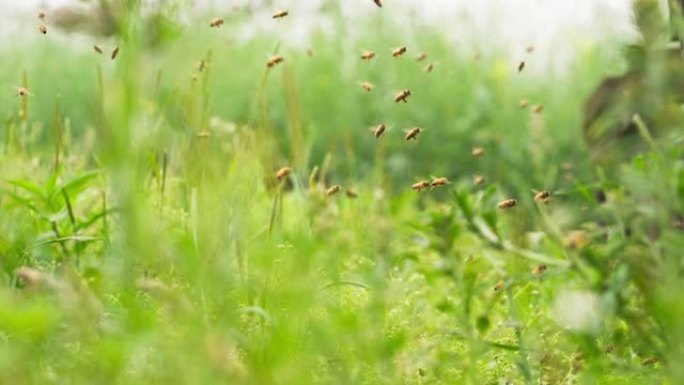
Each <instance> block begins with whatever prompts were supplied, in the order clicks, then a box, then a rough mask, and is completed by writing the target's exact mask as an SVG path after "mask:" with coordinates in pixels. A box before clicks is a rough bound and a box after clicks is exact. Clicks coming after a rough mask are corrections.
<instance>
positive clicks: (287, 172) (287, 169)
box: [276, 166, 292, 180]
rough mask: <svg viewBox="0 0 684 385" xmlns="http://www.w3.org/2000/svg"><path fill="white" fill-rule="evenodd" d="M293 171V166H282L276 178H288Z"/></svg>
mask: <svg viewBox="0 0 684 385" xmlns="http://www.w3.org/2000/svg"><path fill="white" fill-rule="evenodd" d="M291 172H292V168H290V167H287V166H285V167H281V168H280V170H278V171H277V172H276V179H278V180H282V179H284V178H287V176H288V175H290V173H291Z"/></svg>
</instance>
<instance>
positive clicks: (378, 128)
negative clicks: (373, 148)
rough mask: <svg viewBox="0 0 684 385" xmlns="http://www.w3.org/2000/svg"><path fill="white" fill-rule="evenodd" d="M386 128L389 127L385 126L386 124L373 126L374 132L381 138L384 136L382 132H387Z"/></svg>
mask: <svg viewBox="0 0 684 385" xmlns="http://www.w3.org/2000/svg"><path fill="white" fill-rule="evenodd" d="M386 129H387V128H386V127H385V125H384V124H378V125H377V126H375V128H373V134H374V135H375V137H376V138H378V139H379V138H380V137H381V136H382V134H384V133H385V130H386Z"/></svg>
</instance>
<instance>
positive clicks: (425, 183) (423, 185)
mask: <svg viewBox="0 0 684 385" xmlns="http://www.w3.org/2000/svg"><path fill="white" fill-rule="evenodd" d="M428 187H430V181H427V180H421V181H420V182H416V183H414V184H412V185H411V188H412V189H414V190H416V191H422V190H424V189H426V188H428Z"/></svg>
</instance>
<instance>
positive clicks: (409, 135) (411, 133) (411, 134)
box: [404, 127, 422, 140]
mask: <svg viewBox="0 0 684 385" xmlns="http://www.w3.org/2000/svg"><path fill="white" fill-rule="evenodd" d="M421 131H422V130H421V128H420V127H413V128H412V129H410V130H407V131H406V135H404V140H411V139H413V140H418V134H420V132H421Z"/></svg>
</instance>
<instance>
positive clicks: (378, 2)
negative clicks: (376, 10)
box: [373, 0, 382, 8]
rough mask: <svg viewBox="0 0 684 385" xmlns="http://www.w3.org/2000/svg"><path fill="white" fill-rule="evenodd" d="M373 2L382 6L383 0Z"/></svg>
mask: <svg viewBox="0 0 684 385" xmlns="http://www.w3.org/2000/svg"><path fill="white" fill-rule="evenodd" d="M373 2H374V3H375V5H377V6H378V7H380V8H382V0H373Z"/></svg>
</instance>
